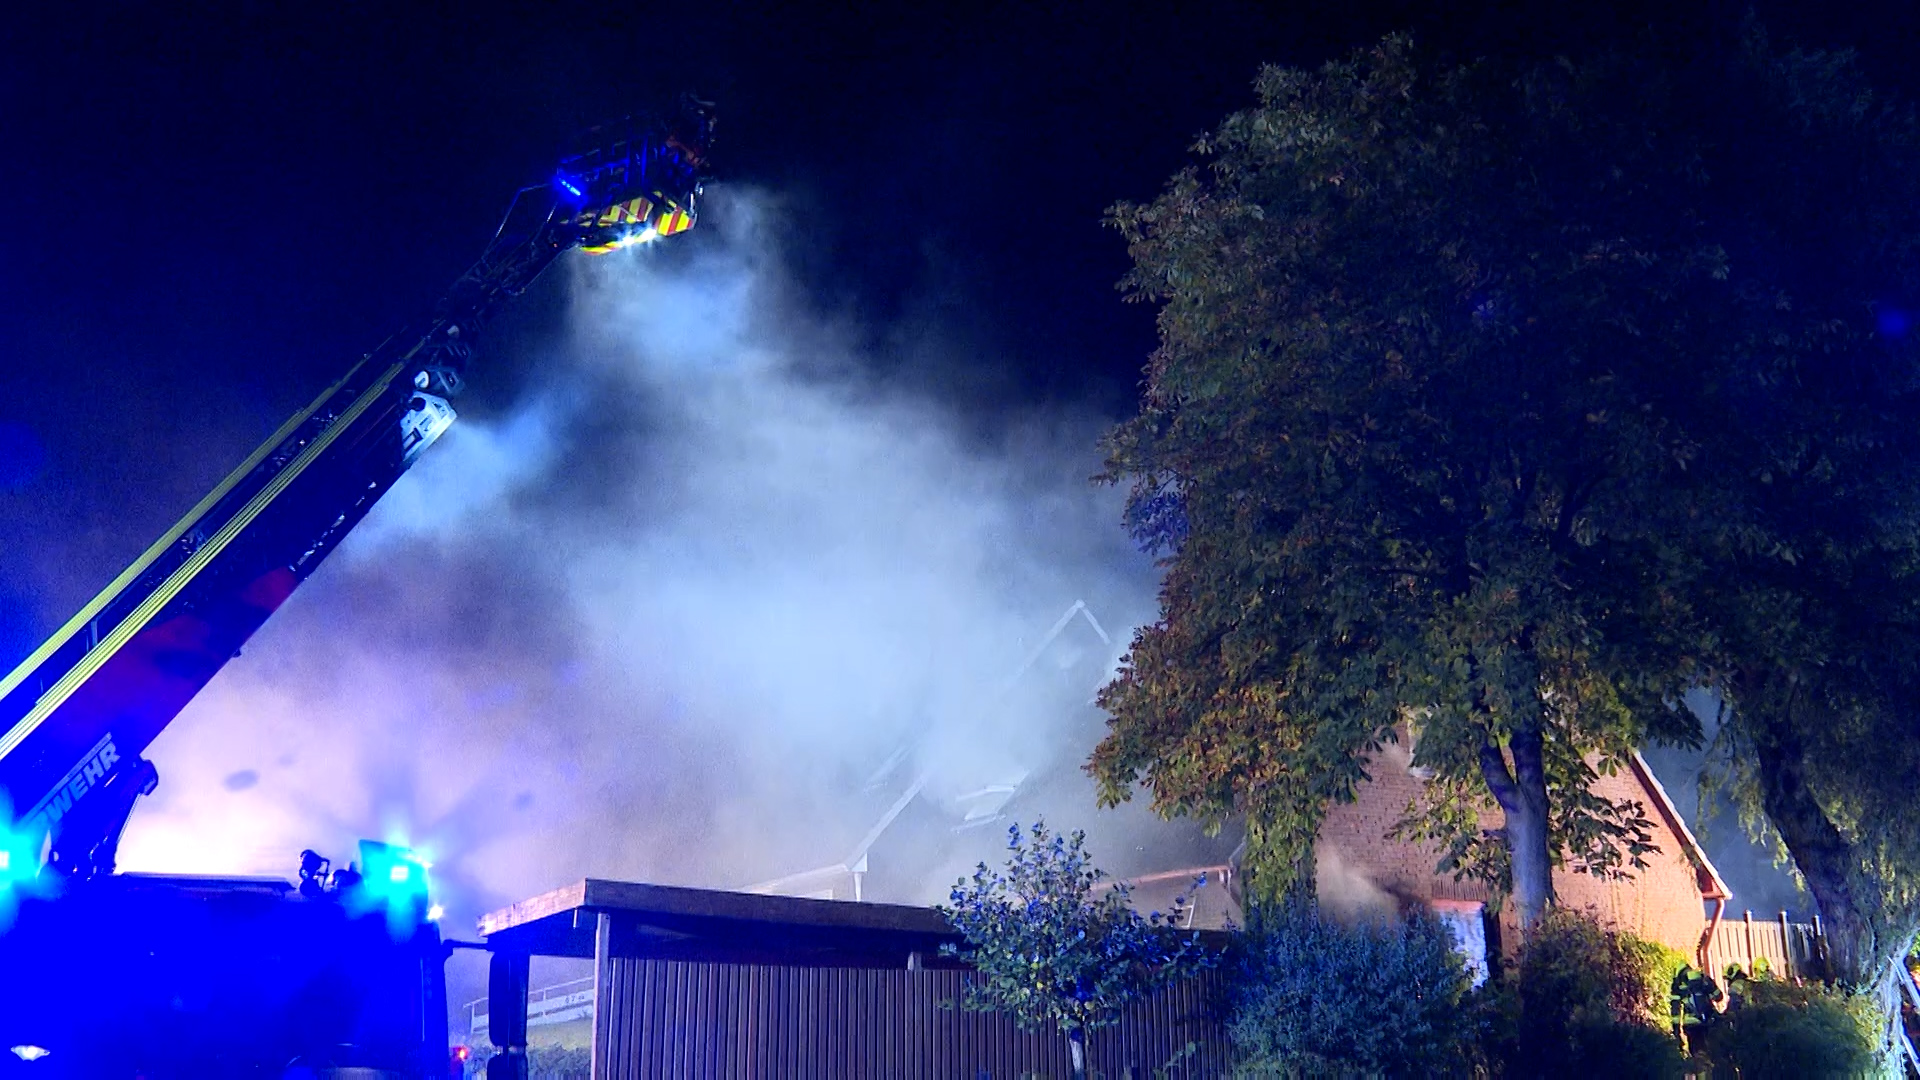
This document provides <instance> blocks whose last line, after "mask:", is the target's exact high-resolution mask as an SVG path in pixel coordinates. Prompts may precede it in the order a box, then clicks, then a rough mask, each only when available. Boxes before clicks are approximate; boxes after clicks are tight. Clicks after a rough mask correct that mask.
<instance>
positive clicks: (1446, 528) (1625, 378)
mask: <svg viewBox="0 0 1920 1080" xmlns="http://www.w3.org/2000/svg"><path fill="white" fill-rule="evenodd" d="M1258 90H1259V96H1260V104H1259V106H1258V107H1256V108H1254V109H1251V110H1248V111H1246V112H1242V113H1238V114H1235V115H1233V116H1230V117H1228V118H1227V119H1226V121H1225V122H1223V124H1222V125H1221V126H1220V128H1219V130H1218V131H1216V132H1214V133H1212V134H1210V135H1208V136H1206V137H1204V138H1203V139H1202V140H1201V141H1200V143H1199V144H1198V146H1197V148H1196V149H1197V150H1198V151H1199V152H1201V153H1203V154H1205V155H1207V157H1208V158H1209V159H1210V160H1209V167H1208V168H1207V169H1206V170H1205V171H1204V172H1203V171H1201V170H1199V169H1191V168H1190V169H1187V170H1185V171H1183V172H1182V173H1180V174H1179V175H1177V176H1176V177H1175V178H1174V179H1173V181H1172V183H1171V184H1170V185H1169V186H1168V188H1167V189H1166V191H1165V192H1164V193H1163V194H1162V195H1161V196H1160V197H1159V198H1158V199H1157V200H1155V201H1154V202H1152V203H1150V204H1145V205H1136V204H1126V203H1123V204H1121V205H1119V206H1117V207H1115V208H1114V210H1113V212H1112V221H1113V223H1114V224H1115V225H1116V226H1117V227H1118V228H1119V229H1120V231H1121V232H1122V234H1123V235H1124V236H1125V237H1126V240H1127V242H1128V245H1129V250H1130V252H1131V254H1132V257H1133V260H1134V264H1135V268H1134V270H1133V272H1132V273H1131V274H1130V275H1129V276H1128V277H1127V279H1126V280H1125V282H1124V285H1125V287H1126V288H1127V289H1128V290H1129V292H1130V296H1131V297H1132V298H1133V299H1136V300H1142V301H1150V302H1155V303H1158V304H1160V305H1161V310H1160V315H1159V326H1160V338H1161V342H1160V346H1159V348H1158V349H1157V350H1156V352H1155V353H1154V354H1153V356H1152V359H1151V361H1150V363H1149V365H1148V368H1147V385H1146V392H1145V396H1144V400H1143V402H1142V405H1141V409H1140V413H1139V415H1137V416H1136V417H1134V418H1133V419H1132V420H1130V421H1128V422H1126V423H1124V424H1122V425H1121V426H1119V427H1118V428H1117V429H1116V430H1115V431H1114V432H1113V433H1112V434H1111V436H1110V438H1109V441H1108V452H1109V465H1108V469H1109V471H1108V474H1107V475H1108V477H1109V478H1110V479H1112V480H1115V481H1124V482H1127V483H1130V484H1131V485H1132V498H1131V500H1130V509H1129V522H1130V524H1131V525H1132V526H1133V527H1134V529H1135V533H1136V536H1137V538H1138V539H1139V540H1140V541H1141V542H1142V543H1143V545H1145V546H1147V547H1149V548H1151V549H1155V550H1158V551H1160V552H1162V553H1163V555H1164V557H1165V563H1166V577H1165V580H1164V584H1163V588H1162V593H1161V603H1162V618H1161V620H1160V621H1159V622H1158V623H1156V624H1155V625H1152V626H1150V627H1147V628H1145V629H1144V630H1142V631H1141V632H1140V633H1139V634H1138V635H1137V636H1136V638H1135V640H1134V643H1133V647H1132V650H1131V652H1130V653H1129V655H1128V657H1127V660H1126V663H1125V665H1124V666H1123V669H1122V671H1121V672H1120V674H1119V676H1118V677H1117V678H1116V679H1115V681H1114V682H1113V683H1112V684H1110V685H1109V686H1108V687H1107V688H1106V689H1105V691H1104V692H1103V694H1102V697H1101V702H1102V704H1103V705H1104V706H1105V707H1106V708H1107V709H1108V711H1109V713H1110V714H1111V717H1112V721H1111V728H1110V732H1109V735H1108V737H1107V738H1106V740H1105V741H1104V742H1103V743H1102V744H1101V745H1100V747H1099V748H1098V749H1097V751H1096V752H1095V754H1094V757H1093V760H1092V762H1091V765H1090V769H1091V771H1092V772H1093V774H1094V775H1095V776H1096V778H1097V779H1098V780H1099V781H1100V784H1101V789H1102V797H1103V799H1104V800H1106V801H1108V802H1114V801H1118V800H1121V799H1124V798H1127V797H1128V796H1129V794H1130V791H1131V787H1132V785H1133V783H1134V782H1136V781H1141V782H1144V785H1145V786H1146V787H1147V788H1148V789H1149V790H1150V791H1151V793H1152V796H1153V800H1154V805H1155V807H1156V808H1157V809H1158V810H1160V811H1161V812H1162V813H1166V814H1191V815H1195V816H1198V817H1201V818H1202V819H1205V820H1208V821H1211V822H1217V821H1219V820H1221V819H1222V818H1223V817H1225V816H1227V815H1230V814H1241V815H1244V816H1245V818H1246V821H1247V824H1248V831H1249V839H1250V849H1251V851H1250V857H1249V859H1248V869H1249V871H1250V875H1249V877H1250V885H1251V886H1252V887H1253V888H1254V890H1255V891H1256V892H1257V893H1263V894H1265V895H1274V894H1277V893H1278V892H1280V891H1283V890H1285V889H1286V888H1288V887H1289V886H1291V885H1292V884H1294V883H1295V882H1296V881H1297V880H1298V879H1299V878H1300V876H1301V874H1302V871H1304V870H1305V869H1306V868H1307V867H1308V866H1309V865H1310V853H1311V846H1312V843H1313V838H1314V836H1315V834H1316V833H1317V831H1318V827H1319V823H1320V820H1321V817H1322V814H1323V812H1324V809H1325V807H1326V806H1327V804H1328V803H1330V802H1333V801H1337V800H1346V799H1350V798H1351V797H1352V795H1353V792H1354V789H1355V786H1356V785H1357V784H1358V783H1360V782H1361V781H1362V780H1363V779H1364V778H1365V775H1366V774H1365V771H1364V770H1365V761H1366V759H1367V756H1368V755H1369V754H1371V753H1372V752H1373V751H1375V750H1377V749H1378V748H1379V747H1380V745H1381V744H1382V743H1383V742H1384V741H1385V740H1387V739H1390V738H1394V737H1396V733H1404V734H1407V735H1411V736H1412V737H1414V738H1415V739H1416V740H1417V750H1416V753H1417V759H1418V761H1419V763H1420V764H1421V765H1423V766H1426V767H1427V768H1430V769H1431V770H1433V773H1434V781H1433V783H1432V784H1431V785H1430V786H1429V796H1428V798H1427V799H1426V801H1425V802H1424V804H1423V805H1420V806H1417V807H1412V808H1410V814H1409V819H1408V821H1407V822H1406V824H1405V829H1406V831H1408V832H1409V833H1411V834H1413V835H1417V836H1423V837H1429V838H1432V839H1435V840H1437V841H1439V842H1440V843H1441V845H1442V847H1443V849H1444V850H1445V851H1446V853H1447V865H1448V866H1450V867H1451V868H1452V869H1453V870H1455V871H1456V872H1459V873H1464V874H1473V875H1475V876H1478V877H1482V878H1484V879H1487V880H1489V881H1491V882H1493V883H1494V884H1495V885H1497V886H1504V885H1506V884H1507V882H1508V880H1509V876H1510V861H1509V850H1508V847H1507V845H1506V844H1505V842H1504V841H1505V839H1506V838H1505V837H1503V836H1500V835H1498V834H1495V835H1488V834H1487V833H1485V832H1484V831H1483V830H1482V828H1481V825H1480V821H1481V817H1482V814H1483V813H1484V812H1485V811H1487V810H1489V809H1490V808H1491V805H1492V804H1491V801H1490V796H1492V795H1495V794H1499V793H1500V790H1501V786H1502V785H1511V784H1513V783H1514V782H1515V774H1514V773H1513V772H1512V771H1510V770H1512V769H1513V767H1514V766H1515V765H1516V764H1518V759H1517V757H1516V756H1515V752H1516V747H1517V746H1521V745H1531V746H1535V747H1537V750H1536V751H1535V753H1537V754H1538V756H1539V757H1540V758H1541V759H1542V760H1541V769H1542V770H1543V772H1544V779H1543V780H1542V781H1540V783H1539V787H1540V788H1541V790H1540V791H1539V792H1538V794H1537V795H1536V797H1535V798H1536V801H1537V802H1542V803H1544V804H1545V805H1544V806H1543V807H1541V808H1540V812H1541V813H1542V814H1543V815H1544V817H1545V819H1546V824H1547V832H1548V833H1550V835H1551V837H1552V845H1551V856H1552V857H1553V858H1554V859H1555V860H1556V861H1561V862H1570V863H1572V864H1573V865H1574V866H1576V867H1577V868H1581V869H1588V870H1592V871H1595V872H1599V873H1603V874H1611V873H1620V872H1625V871H1630V870H1631V869H1632V868H1633V867H1634V866H1636V865H1638V864H1639V863H1640V861H1641V857H1642V856H1643V855H1644V854H1645V852H1646V851H1647V850H1649V847H1650V840H1649V835H1650V834H1649V831H1648V828H1647V821H1646V819H1645V817H1644V808H1642V807H1639V806H1636V805H1633V804H1618V805H1616V804H1613V803H1609V802H1607V801H1606V800H1604V799H1601V798H1598V797H1596V796H1594V795H1593V794H1592V793H1591V790H1590V785H1591V782H1592V780H1593V777H1594V772H1595V770H1596V769H1599V770H1602V771H1604V770H1611V769H1614V768H1617V767H1619V765H1620V764H1621V763H1622V762H1623V760H1624V758H1625V756H1626V755H1627V754H1629V753H1630V751H1631V750H1632V748H1633V747H1634V746H1636V745H1638V744H1640V743H1642V742H1644V741H1646V740H1648V739H1651V738H1664V739H1672V740H1677V741H1688V740H1691V739H1693V738H1695V737H1697V730H1696V727H1695V723H1694V721H1693V720H1692V718H1691V717H1690V716H1688V715H1686V714H1685V713H1684V712H1682V711H1679V710H1676V709H1673V708H1670V707H1668V704H1667V703H1668V702H1669V701H1671V700H1674V699H1677V698H1678V696H1679V695H1680V693H1682V692H1683V691H1684V690H1685V689H1686V688H1687V687H1689V686H1691V685H1693V684H1694V683H1695V682H1696V681H1698V679H1699V677H1700V673H1699V671H1698V669H1697V667H1696V666H1695V658H1697V657H1698V656H1699V655H1700V653H1701V650H1702V648H1703V647H1704V646H1703V643H1702V638H1703V631H1702V630H1701V628H1700V624H1699V620H1698V619H1697V618H1696V616H1695V613H1694V612H1693V611H1692V610H1691V609H1690V607H1689V597H1690V592H1689V589H1688V585H1689V583H1690V582H1691V581H1692V580H1693V578H1694V575H1695V574H1696V572H1697V563H1696V561H1695V560H1694V559H1693V558H1692V556H1691V554H1690V553H1689V552H1688V551H1686V550H1685V549H1684V548H1682V547H1680V546H1678V545H1676V544H1675V543H1673V541H1672V539H1671V537H1670V535H1669V534H1668V533H1667V532H1666V531H1664V526H1665V525H1667V524H1668V522H1667V520H1666V519H1665V517H1664V514H1663V510H1662V507H1663V503H1664V501H1665V500H1666V499H1667V498H1668V497H1669V495H1670V494H1671V492H1672V491H1674V490H1684V489H1685V488H1687V487H1688V486H1690V485H1691V484H1692V483H1693V478H1692V477H1691V476H1690V474H1689V472H1688V467H1689V464H1690V462H1691V460H1692V458H1693V456H1694V454H1695V452H1696V450H1695V446H1696V438H1695V436H1694V435H1693V433H1692V431H1691V428H1692V426H1693V425H1694V424H1695V423H1696V422H1697V421H1698V420H1699V417H1697V416H1696V415H1695V414H1694V413H1693V412H1692V411H1691V409H1690V407H1689V406H1690V404H1691V403H1692V402H1694V401H1696V400H1697V399H1698V395H1699V390H1700V385H1701V384H1702V383H1703V382H1708V381H1711V379H1712V378H1713V377H1714V376H1713V373H1712V372H1710V371H1703V370H1702V369H1701V368H1700V367H1699V366H1697V365H1696V364H1694V363H1692V362H1691V357H1692V355H1693V350H1694V347H1695V345H1696V343H1697V339H1698V338H1699V336H1700V335H1701V334H1703V333H1706V332H1707V330H1706V328H1704V327H1702V326H1701V325H1699V320H1697V319H1696V317H1695V315H1694V311H1695V309H1696V306H1697V305H1698V303H1699V301H1700V298H1701V297H1702V296H1703V294H1706V293H1710V292H1712V291H1713V290H1715V289H1717V288H1721V287H1722V284H1721V283H1722V282H1723V281H1724V280H1725V278H1726V275H1727V258H1726V252H1725V251H1724V249H1723V248H1722V247H1721V246H1720V245H1718V244H1717V243H1716V242H1714V240H1713V239H1712V237H1711V236H1710V235H1708V234H1707V233H1706V232H1705V231H1704V230H1703V229H1702V228H1701V226H1700V222H1699V221H1698V219H1697V216H1696V215H1695V214H1694V213H1693V211H1692V204H1691V201H1690V195H1691V194H1692V193H1693V192H1694V191H1695V190H1696V188H1697V187H1698V185H1699V183H1700V177H1699V176H1698V173H1697V164H1698V157H1697V154H1696V153H1695V151H1694V149H1693V147H1692V145H1691V144H1690V143H1689V142H1688V140H1687V139H1686V138H1685V137H1684V136H1683V135H1670V134H1669V133H1668V132H1667V130H1666V126H1665V125H1664V124H1663V123H1662V122H1661V117H1662V115H1663V113H1664V111H1665V110H1666V108H1667V107H1668V94H1669V93H1670V90H1671V87H1670V84H1669V83H1668V82H1667V81H1666V80H1664V79H1663V78H1661V77H1660V75H1659V73H1658V71H1657V70H1652V69H1650V68H1649V66H1648V65H1647V64H1646V63H1643V62H1640V61H1638V60H1633V59H1631V58H1629V59H1613V60H1608V61H1604V62H1595V63H1592V64H1589V65H1585V66H1581V65H1574V64H1571V63H1566V64H1548V65H1544V66H1535V67H1529V68H1521V69H1515V68H1513V67H1511V66H1508V65H1503V64H1501V63H1497V62H1493V61H1486V62H1480V63H1476V64H1473V65H1470V66H1467V67H1460V68H1451V67H1445V66H1441V65H1438V64H1436V63H1433V62H1432V61H1430V60H1428V59H1426V58H1424V57H1423V56H1422V55H1421V54H1420V53H1419V52H1418V50H1416V49H1415V48H1414V47H1413V46H1412V44H1411V43H1410V42H1408V41H1407V40H1406V39H1404V38H1389V39H1387V40H1386V41H1385V42H1383V43H1382V44H1381V45H1379V46H1378V47H1376V48H1373V49H1370V50H1366V51H1363V52H1361V53H1359V54H1357V55H1356V56H1354V57H1353V58H1351V59H1349V60H1346V61H1342V62H1338V63H1334V64H1329V65H1327V66H1326V67H1325V68H1323V69H1322V70H1320V71H1319V72H1313V73H1309V72H1302V71H1296V70H1289V69H1283V68H1268V69H1266V70H1265V71H1264V72H1263V73H1262V74H1261V76H1260V79H1259V82H1258ZM1516 739H1518V740H1520V742H1519V743H1516ZM1521 771H1522V772H1524V770H1521ZM1519 779H1520V780H1523V781H1524V780H1525V777H1524V775H1522V776H1519ZM1503 801H1504V800H1503ZM1510 813H1511V811H1510Z"/></svg>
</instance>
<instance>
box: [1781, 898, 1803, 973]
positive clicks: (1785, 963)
mask: <svg viewBox="0 0 1920 1080" xmlns="http://www.w3.org/2000/svg"><path fill="white" fill-rule="evenodd" d="M1780 951H1781V953H1782V954H1783V955H1782V956H1781V958H1780V959H1781V967H1782V969H1783V970H1782V971H1781V972H1780V976H1781V977H1782V978H1786V979H1799V978H1800V958H1799V957H1798V956H1796V955H1794V951H1793V929H1792V928H1791V927H1789V926H1788V925H1787V913H1786V912H1784V911H1782V912H1781V913H1780Z"/></svg>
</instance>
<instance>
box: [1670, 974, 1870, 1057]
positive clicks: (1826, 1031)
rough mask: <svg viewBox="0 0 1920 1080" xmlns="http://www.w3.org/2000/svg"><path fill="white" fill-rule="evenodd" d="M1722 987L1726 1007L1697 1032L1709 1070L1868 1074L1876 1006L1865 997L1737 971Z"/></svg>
mask: <svg viewBox="0 0 1920 1080" xmlns="http://www.w3.org/2000/svg"><path fill="white" fill-rule="evenodd" d="M1727 989H1728V991H1729V994H1728V997H1729V999H1730V1000H1729V1001H1728V1004H1727V1011H1726V1012H1725V1013H1722V1014H1721V1016H1720V1018H1719V1019H1718V1020H1717V1021H1715V1022H1714V1023H1712V1024H1709V1025H1708V1026H1707V1029H1706V1031H1705V1032H1704V1034H1703V1035H1702V1037H1701V1040H1700V1041H1701V1044H1702V1050H1703V1052H1704V1055H1705V1057H1706V1059H1707V1061H1708V1062H1709V1063H1710V1064H1711V1065H1712V1066H1713V1071H1714V1075H1715V1076H1723V1075H1724V1076H1735V1075H1737V1076H1739V1077H1740V1078H1741V1080H1767V1078H1771V1077H1782V1078H1786V1077H1806V1076H1818V1077H1851V1076H1870V1075H1873V1071H1874V1069H1875V1067H1876V1057H1877V1055H1876V1053H1875V1046H1876V1043H1877V1041H1878V1040H1877V1034H1878V1026H1879V1013H1878V1012H1877V1011H1876V1010H1875V1009H1874V1007H1873V1002H1872V1001H1871V1000H1870V999H1868V998H1866V997H1862V996H1859V995H1854V994H1848V993H1846V992H1845V991H1842V990H1834V989H1828V988H1826V987H1823V986H1820V985H1818V984H1815V985H1811V986H1795V985H1794V984H1792V983H1790V982H1785V981H1782V980H1779V979H1771V978H1759V979H1737V980H1733V981H1732V982H1731V983H1730V985H1729V986H1728V988H1727Z"/></svg>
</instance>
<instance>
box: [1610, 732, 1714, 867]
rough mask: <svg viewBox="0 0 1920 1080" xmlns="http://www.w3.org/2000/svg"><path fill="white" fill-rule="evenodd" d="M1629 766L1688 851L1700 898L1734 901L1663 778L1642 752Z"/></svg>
mask: <svg viewBox="0 0 1920 1080" xmlns="http://www.w3.org/2000/svg"><path fill="white" fill-rule="evenodd" d="M1627 764H1628V765H1629V767H1631V768H1632V769H1633V775H1634V776H1635V777H1636V778H1638V779H1639V781H1640V784H1641V786H1642V787H1645V788H1646V789H1647V792H1648V794H1650V795H1652V796H1653V802H1654V809H1655V810H1657V811H1658V812H1659V814H1660V816H1661V817H1662V818H1664V819H1666V822H1667V825H1668V826H1669V827H1670V828H1672V829H1673V832H1674V835H1676V836H1678V837H1679V838H1680V844H1681V846H1682V847H1683V848H1685V851H1686V856H1687V861H1688V862H1690V863H1692V864H1693V872H1694V876H1695V878H1696V879H1698V882H1699V885H1700V896H1701V898H1702V899H1705V900H1731V899H1733V890H1732V889H1729V888H1727V883H1726V881H1725V880H1724V879H1723V878H1721V876H1720V871H1718V870H1716V869H1714V866H1713V860H1712V859H1709V858H1707V851H1706V849H1705V848H1703V847H1701V846H1700V841H1699V840H1696V839H1695V838H1694V835H1693V830H1692V829H1689V828H1687V821H1686V819H1685V818H1683V817H1681V816H1680V811H1679V809H1678V808H1676V807H1675V806H1674V805H1673V799H1672V797H1670V796H1669V795H1668V794H1667V789H1666V788H1665V787H1664V786H1663V785H1662V784H1661V783H1660V778H1659V777H1657V776H1655V775H1653V769H1652V768H1650V767H1649V766H1648V765H1647V759H1646V758H1643V757H1641V756H1640V751H1638V750H1635V751H1634V752H1633V757H1632V758H1631V759H1629V760H1628V763H1627Z"/></svg>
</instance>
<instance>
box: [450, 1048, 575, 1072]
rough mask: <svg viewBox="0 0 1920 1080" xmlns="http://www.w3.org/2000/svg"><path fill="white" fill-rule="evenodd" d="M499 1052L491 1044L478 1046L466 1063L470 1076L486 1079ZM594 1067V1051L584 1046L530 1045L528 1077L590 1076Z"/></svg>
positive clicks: (465, 1070)
mask: <svg viewBox="0 0 1920 1080" xmlns="http://www.w3.org/2000/svg"><path fill="white" fill-rule="evenodd" d="M496 1052H497V1051H495V1050H494V1048H493V1047H491V1046H479V1047H475V1048H474V1051H473V1056H472V1057H469V1058H468V1059H467V1062H466V1065H465V1066H464V1067H463V1075H464V1076H466V1077H467V1080H485V1077H486V1075H487V1062H488V1061H489V1060H491V1059H492V1058H493V1056H494V1054H495V1053H496ZM592 1071H593V1053H592V1051H590V1050H588V1049H587V1048H586V1047H584V1046H530V1047H528V1048H527V1080H587V1078H588V1076H589V1075H590V1074H591V1073H592Z"/></svg>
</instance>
